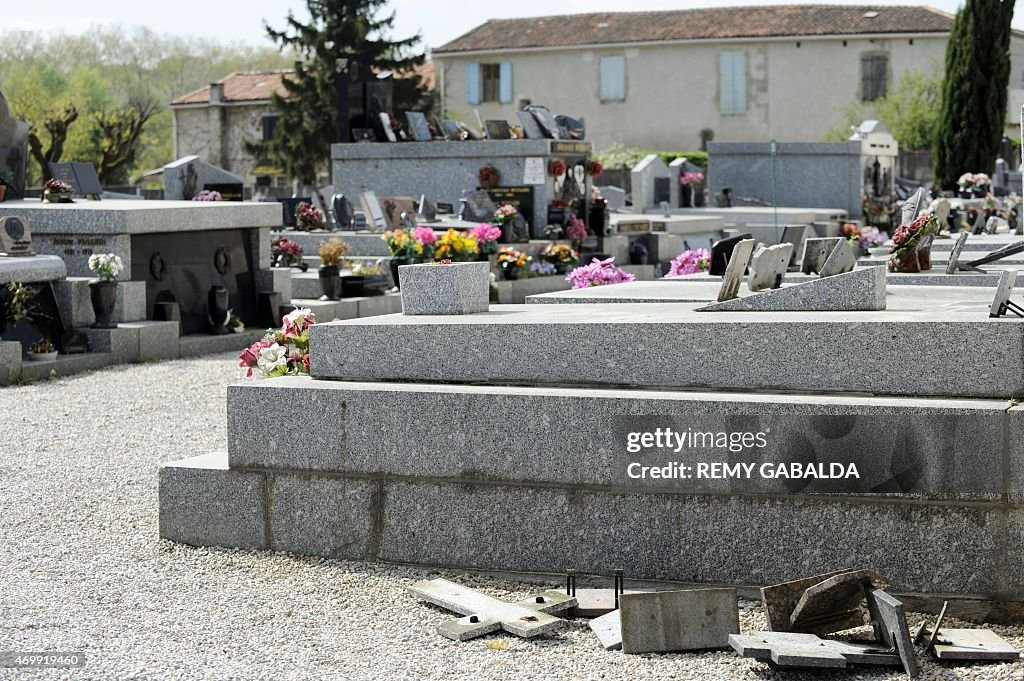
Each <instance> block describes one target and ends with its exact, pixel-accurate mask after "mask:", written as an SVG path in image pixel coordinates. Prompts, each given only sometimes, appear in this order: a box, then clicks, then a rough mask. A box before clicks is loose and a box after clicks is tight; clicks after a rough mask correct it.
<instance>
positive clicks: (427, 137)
mask: <svg viewBox="0 0 1024 681" xmlns="http://www.w3.org/2000/svg"><path fill="white" fill-rule="evenodd" d="M405 120H406V122H407V123H408V124H409V133H410V134H411V135H412V138H413V140H415V141H417V142H430V141H431V140H433V139H434V136H433V135H431V134H430V126H428V125H427V116H426V114H424V113H423V112H422V111H406V112H405Z"/></svg>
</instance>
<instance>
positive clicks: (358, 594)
mask: <svg viewBox="0 0 1024 681" xmlns="http://www.w3.org/2000/svg"><path fill="white" fill-rule="evenodd" d="M238 376H239V374H238V370H237V369H236V367H235V362H234V361H233V356H228V355H219V356H213V357H205V358H200V359H192V360H180V361H174V362H162V363H157V364H144V365H132V366H124V367H115V368H111V369H107V370H104V371H101V372H96V373H92V374H85V375H80V376H73V377H70V378H66V379H61V380H57V381H52V382H44V383H39V384H36V385H30V386H19V387H9V388H3V389H0V414H3V417H2V423H3V426H2V429H0V651H77V652H82V653H85V655H86V657H87V664H86V666H85V667H84V668H83V669H80V670H75V671H74V672H62V671H54V670H46V671H28V670H24V669H17V670H14V669H0V678H3V679H7V678H12V679H14V678H16V679H22V678H76V679H81V678H89V679H129V678H130V679H218V680H222V679H307V678H310V679H324V678H339V679H374V680H379V681H390V680H391V679H442V678H444V679H447V678H455V677H461V678H466V679H474V680H475V679H640V678H643V679H648V678H650V679H694V680H696V679H804V678H813V679H838V678H856V679H903V678H906V677H905V675H903V674H901V673H895V672H892V671H888V672H886V671H878V670H874V669H871V668H866V667H859V668H855V669H854V671H853V672H832V673H823V674H802V673H801V674H795V673H779V672H772V671H771V670H769V669H768V668H767V667H765V666H763V665H761V664H758V663H755V662H753V661H751V660H745V659H741V658H739V657H737V656H735V655H733V654H731V653H729V652H717V653H705V654H700V655H638V656H627V655H624V654H622V653H621V652H606V651H604V650H603V649H601V648H600V646H599V645H598V643H597V640H596V638H595V637H594V636H593V635H592V634H591V633H590V631H589V630H588V629H587V627H586V623H585V622H583V621H577V622H571V623H570V625H569V628H568V629H567V630H566V631H564V632H563V633H561V634H558V635H555V636H551V637H546V638H542V639H540V640H532V641H525V640H521V639H517V638H515V637H512V636H507V635H503V634H493V635H491V636H487V637H484V638H482V639H477V640H474V641H471V642H468V643H462V644H459V643H454V642H451V641H448V640H446V639H443V638H441V637H440V636H438V635H437V634H436V633H435V632H434V631H433V627H434V626H435V625H436V624H438V623H440V622H442V621H444V620H445V619H447V618H448V617H449V616H450V615H448V614H445V613H444V612H443V611H442V610H440V609H438V608H435V607H433V606H429V605H426V604H423V603H420V602H417V601H416V600H415V599H413V598H411V597H409V596H408V595H406V594H405V593H404V588H405V587H406V586H408V585H409V584H411V583H412V582H414V581H416V580H419V579H423V578H429V577H435V576H444V577H446V578H448V579H452V580H455V581H459V582H462V583H466V584H468V585H470V586H473V587H476V588H482V589H485V590H487V591H488V592H490V593H492V594H493V595H496V596H508V597H523V596H526V595H527V594H528V592H529V591H531V590H533V589H534V588H535V587H534V586H532V585H531V584H528V583H526V582H523V581H517V580H521V579H523V578H521V577H519V578H517V577H514V576H513V577H509V576H507V575H506V576H487V575H478V574H466V573H460V572H458V571H436V570H424V569H417V568H411V567H406V566H395V565H383V564H371V563H358V562H347V561H336V560H323V559H315V558H304V557H296V556H290V555H286V554H273V553H268V552H250V551H244V552H243V551H232V550H222V549H203V548H191V547H186V546H180V545H175V544H171V543H168V542H162V541H160V540H159V539H158V538H157V467H158V465H159V464H160V463H161V462H165V461H171V460H175V459H180V458H184V457H187V456H191V455H193V454H196V453H202V452H206V451H209V450H213V449H223V448H224V447H225V446H226V434H225V418H226V413H225V400H224V389H225V386H226V385H227V384H229V383H231V382H233V381H234V380H236V379H237V378H238ZM741 608H742V611H741V621H742V628H743V630H749V629H756V628H763V626H764V614H763V612H762V611H761V608H760V606H759V604H756V603H753V602H746V601H743V602H741ZM910 621H911V626H912V627H913V625H915V624H916V623H917V622H918V621H920V617H919V616H917V615H911V617H910ZM993 629H995V630H996V631H997V632H998V633H1000V634H1001V635H1003V636H1005V637H1007V638H1009V639H1010V640H1011V641H1012V642H1013V643H1014V644H1016V645H1017V646H1018V647H1021V648H1024V627H1015V628H1003V627H993ZM920 659H922V660H924V658H923V657H921V658H920ZM921 678H925V679H1011V680H1014V681H1017V680H1022V679H1024V662H1017V663H1015V664H998V665H965V666H942V665H938V664H937V663H935V662H932V661H930V660H929V661H924V674H923V675H922V677H921Z"/></svg>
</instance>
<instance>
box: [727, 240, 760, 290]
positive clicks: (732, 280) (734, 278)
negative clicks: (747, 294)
mask: <svg viewBox="0 0 1024 681" xmlns="http://www.w3.org/2000/svg"><path fill="white" fill-rule="evenodd" d="M756 243H757V242H756V241H754V240H753V239H744V240H743V241H740V242H739V243H738V244H736V247H735V248H733V249H732V255H731V256H730V257H729V264H728V266H726V268H725V273H724V274H723V275H722V287H721V288H720V289H719V291H718V302H720V303H721V302H724V301H726V300H732V299H733V298H735V297H736V296H737V295H738V294H739V291H740V282H742V281H743V275H744V273H745V272H746V271H747V263H749V262H750V256H751V254H752V253H753V252H754V245H755V244H756Z"/></svg>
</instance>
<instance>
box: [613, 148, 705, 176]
mask: <svg viewBox="0 0 1024 681" xmlns="http://www.w3.org/2000/svg"><path fill="white" fill-rule="evenodd" d="M650 154H655V155H657V156H658V157H659V158H660V159H661V160H662V161H664V162H665V164H666V165H668V164H669V163H671V162H672V161H674V160H676V159H677V158H685V159H686V160H688V161H689V162H690V163H693V164H694V165H697V166H700V167H701V168H705V169H706V168H707V167H708V154H707V152H706V151H659V150H656V149H627V148H626V147H624V146H622V145H621V144H619V143H617V142H616V143H615V144H613V145H612V146H610V147H608V148H607V149H605V150H604V151H601V152H598V153H596V154H594V156H595V158H596V159H597V160H598V161H599V162H600V163H601V164H602V165H603V166H604V167H605V169H608V168H621V167H623V166H625V167H626V168H632V167H633V166H635V165H636V164H637V163H640V161H642V160H644V157H646V156H648V155H650Z"/></svg>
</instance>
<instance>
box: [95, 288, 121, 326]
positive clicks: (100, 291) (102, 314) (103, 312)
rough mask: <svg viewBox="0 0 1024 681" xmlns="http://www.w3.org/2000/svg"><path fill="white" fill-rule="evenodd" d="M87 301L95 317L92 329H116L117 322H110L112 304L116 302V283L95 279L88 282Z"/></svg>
mask: <svg viewBox="0 0 1024 681" xmlns="http://www.w3.org/2000/svg"><path fill="white" fill-rule="evenodd" d="M89 299H90V300H91V301H92V311H93V314H94V315H95V316H96V322H95V323H94V324H93V325H92V328H94V329H116V328H117V322H114V321H112V318H113V316H114V304H115V303H116V302H117V282H116V281H103V280H100V279H97V280H96V281H90V282H89Z"/></svg>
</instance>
